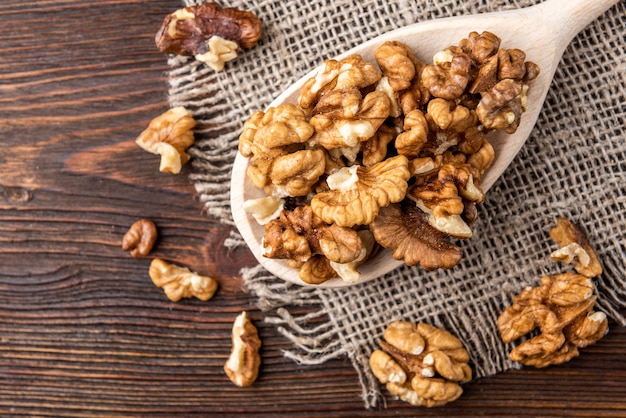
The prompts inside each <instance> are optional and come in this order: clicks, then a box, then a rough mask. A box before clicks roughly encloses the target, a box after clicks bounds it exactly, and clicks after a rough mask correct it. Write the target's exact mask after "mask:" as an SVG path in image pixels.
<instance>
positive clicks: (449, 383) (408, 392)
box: [370, 321, 472, 408]
mask: <svg viewBox="0 0 626 418" xmlns="http://www.w3.org/2000/svg"><path fill="white" fill-rule="evenodd" d="M383 338H384V340H385V341H382V342H380V346H381V348H382V350H376V351H374V352H373V353H372V355H371V357H370V367H371V369H372V372H373V373H374V375H375V376H376V378H378V380H379V381H380V382H381V383H383V384H385V385H386V387H387V390H388V391H389V392H390V393H392V394H393V395H396V396H398V397H399V398H400V399H402V400H403V401H406V402H408V403H410V404H411V405H413V406H424V407H427V408H430V407H436V406H443V405H445V404H447V403H449V402H452V401H454V400H456V399H458V398H459V396H461V394H462V393H463V389H462V388H461V385H460V384H459V383H463V382H468V381H470V380H471V378H472V370H471V368H470V367H469V364H468V362H469V354H468V353H467V350H465V348H464V347H463V343H461V341H460V340H459V339H458V338H456V337H455V336H454V335H452V334H450V333H449V332H447V331H444V330H441V329H439V328H436V327H433V326H430V325H427V324H425V323H418V324H412V323H410V322H403V321H399V322H393V323H392V324H390V325H389V327H387V329H386V330H385V331H384V333H383Z"/></svg>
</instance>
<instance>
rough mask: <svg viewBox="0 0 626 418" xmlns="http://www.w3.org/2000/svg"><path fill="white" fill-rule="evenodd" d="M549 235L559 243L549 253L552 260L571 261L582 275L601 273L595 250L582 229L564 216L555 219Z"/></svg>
mask: <svg viewBox="0 0 626 418" xmlns="http://www.w3.org/2000/svg"><path fill="white" fill-rule="evenodd" d="M550 236H551V237H552V239H553V240H554V241H555V242H556V243H557V244H559V247H560V248H559V249H558V250H556V251H554V252H553V253H552V254H550V258H552V260H553V261H563V262H565V263H573V264H574V269H575V270H576V271H577V272H578V273H579V274H582V275H583V276H586V277H596V276H599V275H601V274H602V265H601V264H600V260H598V257H597V256H596V252H595V251H594V250H593V248H591V246H590V245H589V240H588V239H587V236H586V235H585V233H584V232H583V231H581V230H580V229H579V228H577V227H576V225H574V224H573V223H571V222H570V221H569V220H567V219H565V218H559V219H557V225H556V226H555V227H554V228H552V230H550Z"/></svg>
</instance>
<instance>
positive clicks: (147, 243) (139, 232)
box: [122, 219, 157, 257]
mask: <svg viewBox="0 0 626 418" xmlns="http://www.w3.org/2000/svg"><path fill="white" fill-rule="evenodd" d="M156 239H157V229H156V225H155V224H154V222H152V221H151V220H150V219H140V220H138V221H137V222H135V223H134V224H132V225H131V227H130V229H129V230H128V232H126V234H124V238H123V239H122V249H123V250H124V251H130V255H132V256H133V257H145V256H147V255H148V254H150V251H151V250H152V246H153V245H154V242H155V241H156Z"/></svg>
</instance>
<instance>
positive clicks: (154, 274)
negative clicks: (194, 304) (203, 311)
mask: <svg viewBox="0 0 626 418" xmlns="http://www.w3.org/2000/svg"><path fill="white" fill-rule="evenodd" d="M148 274H149V275H150V278H151V279H152V282H153V283H154V284H155V285H156V286H157V287H160V288H162V289H163V290H164V291H165V295H166V296H167V297H168V298H169V299H170V300H171V301H172V302H178V301H179V300H181V299H182V298H189V297H192V296H195V297H197V298H198V299H200V300H203V301H207V300H209V299H211V298H212V297H213V295H214V294H215V291H216V290H217V281H216V280H215V279H212V278H211V277H208V276H200V275H199V274H196V273H193V272H191V271H190V270H189V269H188V268H186V267H180V266H177V265H174V264H170V263H167V262H165V261H163V260H161V259H160V258H155V259H153V260H152V263H150V269H149V270H148Z"/></svg>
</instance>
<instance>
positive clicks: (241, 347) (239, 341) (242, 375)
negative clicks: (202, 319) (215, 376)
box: [224, 311, 261, 387]
mask: <svg viewBox="0 0 626 418" xmlns="http://www.w3.org/2000/svg"><path fill="white" fill-rule="evenodd" d="M232 344H233V346H232V351H231V353H230V356H229V357H228V361H226V364H224V371H225V372H226V375H227V376H228V378H229V379H230V380H231V382H233V383H234V384H235V385H237V386H239V387H247V386H250V385H251V384H252V383H254V381H255V380H256V378H257V376H258V375H259V367H260V366H261V356H260V354H259V349H260V348H261V339H260V338H259V333H258V331H257V329H256V327H255V326H254V325H253V324H252V322H251V321H250V318H249V317H248V314H247V312H245V311H244V312H242V313H241V314H239V315H238V316H237V318H236V319H235V323H234V324H233V332H232Z"/></svg>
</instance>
